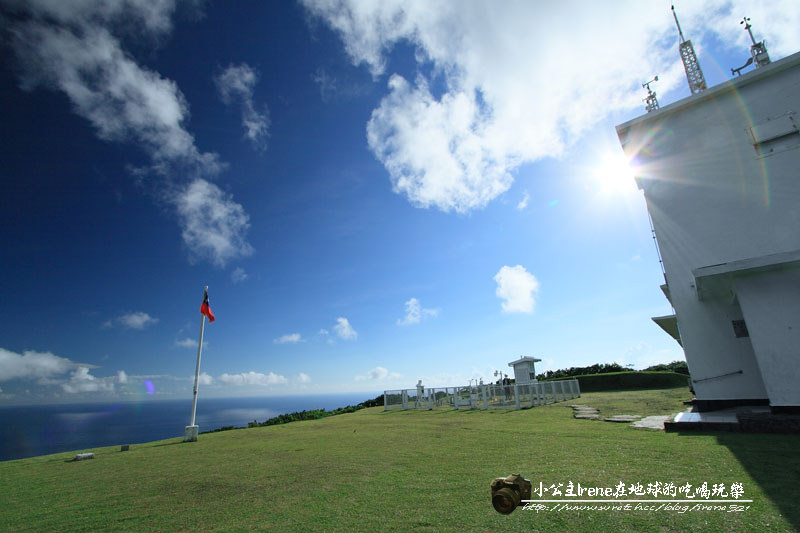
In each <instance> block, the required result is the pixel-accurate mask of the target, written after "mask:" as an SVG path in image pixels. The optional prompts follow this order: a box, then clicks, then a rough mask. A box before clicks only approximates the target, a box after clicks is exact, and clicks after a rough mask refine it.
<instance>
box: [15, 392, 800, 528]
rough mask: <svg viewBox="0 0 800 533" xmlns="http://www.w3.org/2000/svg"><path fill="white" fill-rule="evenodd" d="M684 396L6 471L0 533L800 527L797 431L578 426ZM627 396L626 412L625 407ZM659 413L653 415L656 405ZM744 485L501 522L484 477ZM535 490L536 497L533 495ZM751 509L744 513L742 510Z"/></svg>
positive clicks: (349, 420) (242, 434) (400, 418)
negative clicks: (693, 507) (590, 412)
mask: <svg viewBox="0 0 800 533" xmlns="http://www.w3.org/2000/svg"><path fill="white" fill-rule="evenodd" d="M688 397H689V393H688V390H687V389H667V390H652V391H629V392H609V393H591V394H586V395H584V396H583V397H582V398H579V399H576V400H574V401H568V402H562V403H558V404H553V405H548V406H544V407H536V408H533V409H528V410H523V411H463V410H462V411H449V410H440V411H418V412H412V411H397V412H383V410H382V409H381V408H371V409H364V410H362V411H359V412H356V413H352V414H346V415H340V416H335V417H330V418H325V419H321V420H314V421H308V422H296V423H292V424H286V425H280V426H271V427H261V428H252V429H243V430H236V431H227V432H221V433H213V434H206V435H201V436H200V440H199V441H198V442H196V443H182V442H180V441H181V439H172V440H167V441H162V442H155V443H150V444H141V445H134V446H132V449H131V451H129V452H120V451H119V447H114V448H98V449H95V450H91V451H94V452H95V454H96V458H95V459H94V460H89V461H81V462H67V461H68V460H69V459H71V458H72V456H73V455H74V454H73V453H62V454H56V455H50V456H43V457H36V458H30V459H22V460H19V461H9V462H4V463H0V530H1V531H98V530H114V531H188V530H226V531H245V530H262V529H263V530H267V529H273V530H276V531H286V530H297V531H351V530H357V531H417V530H418V531H592V532H594V531H720V532H722V531H726V532H727V531H796V530H797V529H798V528H800V511H798V510H795V509H796V508H795V504H796V502H797V499H798V489H797V482H798V480H800V453H799V452H798V444H800V440H798V438H797V437H796V436H785V435H745V434H736V433H716V434H715V433H708V434H697V433H685V434H677V433H664V432H658V431H648V430H635V429H632V428H629V427H628V426H627V425H624V424H612V423H606V422H598V421H591V420H576V419H574V418H572V410H571V409H570V408H569V407H568V404H570V403H583V404H588V405H592V406H595V407H598V408H599V409H600V410H601V413H602V414H607V413H608V414H624V413H633V414H641V415H649V414H661V412H664V410H666V411H667V412H669V411H670V409H669V408H668V407H669V406H672V405H674V406H675V409H672V410H671V412H677V411H679V410H683V406H682V405H681V403H680V400H681V399H685V398H688ZM626 402H628V403H633V405H627V404H626ZM659 409H660V410H661V411H660V412H654V411H653V410H656V411H657V410H659ZM510 473H521V474H523V475H524V476H525V477H527V478H528V479H530V480H531V482H533V483H534V485H535V486H538V484H539V482H540V481H541V482H542V483H544V484H545V485H550V484H553V483H564V484H565V485H566V484H567V483H568V482H569V481H572V482H573V483H575V484H577V483H580V484H581V485H583V486H602V487H607V486H615V485H616V484H617V483H618V482H619V481H623V482H625V483H626V484H631V483H636V482H639V483H642V484H643V485H644V486H647V484H648V483H651V482H655V481H660V482H673V483H675V484H676V485H682V484H685V483H687V482H688V483H691V484H692V485H693V486H696V485H700V484H701V483H702V482H704V481H705V482H708V483H709V484H710V485H711V484H714V483H725V484H726V486H730V485H731V483H734V482H738V483H742V484H743V486H744V496H743V498H746V499H752V500H753V502H752V503H751V504H749V505H750V509H749V510H747V511H745V512H739V513H730V512H722V511H695V512H686V513H684V514H679V513H675V512H668V511H660V512H647V511H628V512H625V511H561V512H552V511H547V512H540V513H538V514H537V513H535V512H531V511H523V510H521V509H518V510H517V511H515V512H514V513H513V514H511V515H508V516H503V515H499V514H497V513H496V512H495V511H494V510H493V508H492V506H491V502H490V492H489V483H490V482H491V480H492V479H493V478H495V477H497V476H506V475H508V474H510ZM534 497H536V496H534ZM745 505H747V504H745Z"/></svg>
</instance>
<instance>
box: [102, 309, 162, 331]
mask: <svg viewBox="0 0 800 533" xmlns="http://www.w3.org/2000/svg"><path fill="white" fill-rule="evenodd" d="M157 322H158V319H157V318H154V317H152V316H150V315H149V314H147V313H145V312H142V311H136V312H134V313H126V314H124V315H120V316H118V317H117V318H115V319H114V320H113V321H108V322H106V323H105V326H107V327H110V326H112V325H115V324H116V325H119V326H122V327H124V328H128V329H144V328H146V327H148V326H151V325H153V324H155V323H157Z"/></svg>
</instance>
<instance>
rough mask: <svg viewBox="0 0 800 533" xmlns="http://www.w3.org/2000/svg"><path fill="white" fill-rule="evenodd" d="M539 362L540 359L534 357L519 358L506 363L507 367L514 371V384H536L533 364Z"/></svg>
mask: <svg viewBox="0 0 800 533" xmlns="http://www.w3.org/2000/svg"><path fill="white" fill-rule="evenodd" d="M540 361H541V359H536V358H535V357H521V358H519V359H517V360H516V361H511V362H510V363H508V366H510V367H511V368H513V369H514V383H516V384H517V385H527V384H528V383H537V382H538V381H537V380H536V368H535V367H534V363H538V362H540Z"/></svg>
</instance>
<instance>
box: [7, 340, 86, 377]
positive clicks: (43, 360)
mask: <svg viewBox="0 0 800 533" xmlns="http://www.w3.org/2000/svg"><path fill="white" fill-rule="evenodd" d="M73 368H75V363H73V362H72V361H70V360H69V359H66V358H64V357H59V356H57V355H53V354H52V353H50V352H35V351H33V350H26V351H24V352H22V353H21V354H18V353H15V352H12V351H10V350H6V349H4V348H0V381H10V380H12V379H43V378H44V379H46V378H49V377H51V376H57V375H59V374H64V373H66V372H68V371H69V370H71V369H73Z"/></svg>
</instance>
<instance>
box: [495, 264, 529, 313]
mask: <svg viewBox="0 0 800 533" xmlns="http://www.w3.org/2000/svg"><path fill="white" fill-rule="evenodd" d="M494 280H495V281H496V282H497V290H496V291H495V294H497V297H498V298H502V299H503V300H505V302H503V304H502V307H503V312H504V313H532V312H533V306H534V296H535V294H536V293H537V292H539V281H538V280H537V279H536V277H535V276H534V275H533V274H531V273H530V272H528V271H527V270H525V267H523V266H522V265H517V266H515V267H510V266H504V267H503V268H501V269H500V270H499V271H498V272H497V274H496V275H495V277H494Z"/></svg>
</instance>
